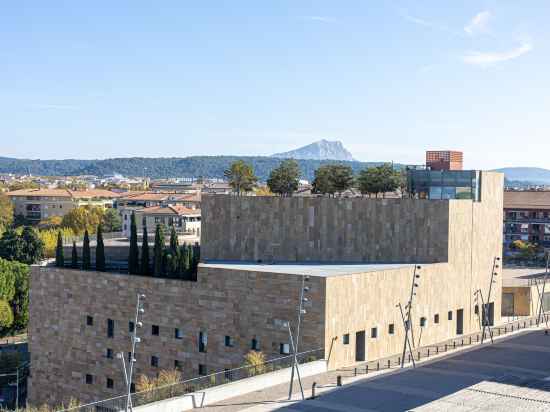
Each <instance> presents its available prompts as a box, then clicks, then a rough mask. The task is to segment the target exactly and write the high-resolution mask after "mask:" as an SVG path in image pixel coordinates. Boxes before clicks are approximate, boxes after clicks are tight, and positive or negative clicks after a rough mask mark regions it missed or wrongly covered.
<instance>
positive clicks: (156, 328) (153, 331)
mask: <svg viewBox="0 0 550 412" xmlns="http://www.w3.org/2000/svg"><path fill="white" fill-rule="evenodd" d="M159 333H160V328H159V325H153V326H151V335H153V336H158V335H159Z"/></svg>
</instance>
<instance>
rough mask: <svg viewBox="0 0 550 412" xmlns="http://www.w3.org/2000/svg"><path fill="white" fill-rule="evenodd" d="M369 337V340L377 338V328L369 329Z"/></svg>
mask: <svg viewBox="0 0 550 412" xmlns="http://www.w3.org/2000/svg"><path fill="white" fill-rule="evenodd" d="M370 337H371V338H377V337H378V328H371V330H370Z"/></svg>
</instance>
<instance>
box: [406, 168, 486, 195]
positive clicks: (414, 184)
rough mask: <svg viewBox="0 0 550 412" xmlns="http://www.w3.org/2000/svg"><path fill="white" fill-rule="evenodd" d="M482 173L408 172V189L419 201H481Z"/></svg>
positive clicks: (417, 170) (476, 171)
mask: <svg viewBox="0 0 550 412" xmlns="http://www.w3.org/2000/svg"><path fill="white" fill-rule="evenodd" d="M480 186H481V185H480V173H479V171H478V170H429V169H410V170H408V171H407V188H408V191H409V193H410V194H411V196H413V197H415V198H418V199H430V200H442V199H472V200H474V201H476V202H478V201H479V200H480Z"/></svg>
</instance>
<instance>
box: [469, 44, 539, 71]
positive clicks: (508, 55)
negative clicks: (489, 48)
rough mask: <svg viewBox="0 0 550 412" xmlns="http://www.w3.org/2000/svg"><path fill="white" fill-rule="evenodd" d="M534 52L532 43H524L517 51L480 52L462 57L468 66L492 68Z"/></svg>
mask: <svg viewBox="0 0 550 412" xmlns="http://www.w3.org/2000/svg"><path fill="white" fill-rule="evenodd" d="M531 50H533V45H532V44H531V43H523V44H521V45H520V46H519V47H516V48H515V49H511V50H507V51H502V52H479V51H473V52H469V53H466V54H464V55H463V56H462V60H463V61H464V63H466V64H471V65H474V66H490V65H493V64H496V63H501V62H505V61H508V60H514V59H517V58H518V57H521V56H523V55H524V54H526V53H529V52H530V51H531Z"/></svg>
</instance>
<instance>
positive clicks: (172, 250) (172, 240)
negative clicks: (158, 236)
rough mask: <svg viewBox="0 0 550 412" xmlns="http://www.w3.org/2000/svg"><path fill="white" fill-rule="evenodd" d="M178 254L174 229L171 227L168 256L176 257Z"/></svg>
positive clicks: (176, 236)
mask: <svg viewBox="0 0 550 412" xmlns="http://www.w3.org/2000/svg"><path fill="white" fill-rule="evenodd" d="M177 252H178V235H177V233H176V228H175V227H174V226H172V231H171V232H170V254H171V255H172V256H174V257H175V256H176V253H177Z"/></svg>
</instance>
